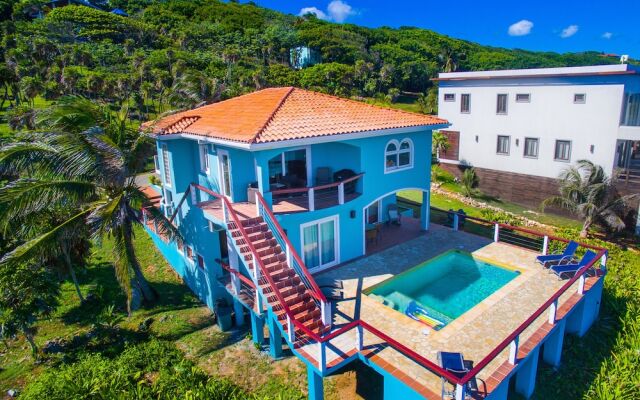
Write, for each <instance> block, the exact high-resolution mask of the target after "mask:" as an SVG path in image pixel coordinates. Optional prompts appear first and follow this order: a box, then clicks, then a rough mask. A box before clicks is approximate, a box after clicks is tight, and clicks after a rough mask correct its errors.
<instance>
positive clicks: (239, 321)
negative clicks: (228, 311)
mask: <svg viewBox="0 0 640 400" xmlns="http://www.w3.org/2000/svg"><path fill="white" fill-rule="evenodd" d="M233 311H234V313H235V316H236V326H243V325H244V306H243V305H242V303H240V302H239V301H238V300H237V299H236V298H235V297H234V298H233Z"/></svg>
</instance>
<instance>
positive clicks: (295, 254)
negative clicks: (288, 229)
mask: <svg viewBox="0 0 640 400" xmlns="http://www.w3.org/2000/svg"><path fill="white" fill-rule="evenodd" d="M256 198H257V199H258V201H259V202H260V204H262V208H263V209H264V210H265V212H266V213H267V215H268V217H269V218H270V219H271V221H273V225H274V226H275V227H276V230H277V231H278V234H279V235H280V236H281V237H282V240H284V241H285V243H286V244H287V246H289V250H290V252H291V256H292V257H293V258H294V259H295V261H296V262H297V263H298V265H300V269H301V270H302V272H303V274H304V276H305V277H306V278H307V280H309V283H310V284H311V286H312V288H313V291H314V292H315V293H314V297H316V298H317V299H318V300H320V301H323V302H325V303H326V302H327V298H326V297H325V295H324V293H322V291H321V290H320V288H319V287H318V284H317V283H316V281H315V279H313V277H312V276H311V274H310V273H309V270H307V267H306V265H305V264H304V263H303V262H302V259H301V258H300V255H299V254H298V252H297V251H296V248H295V247H293V245H292V244H291V242H290V241H289V238H288V237H287V235H286V234H285V233H284V231H283V230H282V227H281V226H280V224H279V223H278V221H277V220H276V217H275V216H274V215H273V213H272V212H271V209H270V208H269V206H268V205H267V203H266V201H265V200H264V197H262V194H260V192H256Z"/></svg>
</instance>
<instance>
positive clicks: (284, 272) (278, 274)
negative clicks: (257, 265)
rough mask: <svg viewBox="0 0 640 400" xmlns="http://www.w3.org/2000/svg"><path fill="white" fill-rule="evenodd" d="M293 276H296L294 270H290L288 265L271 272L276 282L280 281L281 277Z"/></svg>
mask: <svg viewBox="0 0 640 400" xmlns="http://www.w3.org/2000/svg"><path fill="white" fill-rule="evenodd" d="M294 276H296V271H294V270H292V269H291V268H289V267H287V268H283V269H282V270H280V271H277V272H273V273H271V278H272V279H273V280H274V281H275V282H278V281H280V280H282V279H287V278H293V277H294Z"/></svg>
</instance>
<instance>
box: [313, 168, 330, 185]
mask: <svg viewBox="0 0 640 400" xmlns="http://www.w3.org/2000/svg"><path fill="white" fill-rule="evenodd" d="M327 183H331V168H329V167H318V168H317V169H316V186H319V185H326V184H327Z"/></svg>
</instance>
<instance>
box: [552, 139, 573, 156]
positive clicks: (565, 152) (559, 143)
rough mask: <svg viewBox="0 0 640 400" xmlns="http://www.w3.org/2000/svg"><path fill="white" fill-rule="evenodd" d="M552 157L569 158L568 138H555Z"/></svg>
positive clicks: (569, 146) (569, 144) (569, 143)
mask: <svg viewBox="0 0 640 400" xmlns="http://www.w3.org/2000/svg"><path fill="white" fill-rule="evenodd" d="M554 159H555V160H557V161H569V160H571V142H570V141H568V140H556V151H555V155H554Z"/></svg>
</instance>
